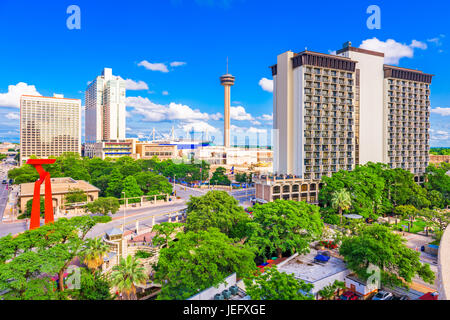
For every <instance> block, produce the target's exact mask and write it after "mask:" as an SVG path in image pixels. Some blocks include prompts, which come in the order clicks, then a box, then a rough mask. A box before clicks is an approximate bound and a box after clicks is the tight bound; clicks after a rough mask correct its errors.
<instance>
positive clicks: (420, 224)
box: [395, 219, 427, 233]
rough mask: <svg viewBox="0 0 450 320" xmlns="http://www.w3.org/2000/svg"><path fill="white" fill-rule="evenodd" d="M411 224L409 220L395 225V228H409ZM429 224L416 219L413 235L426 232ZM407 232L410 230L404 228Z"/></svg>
mask: <svg viewBox="0 0 450 320" xmlns="http://www.w3.org/2000/svg"><path fill="white" fill-rule="evenodd" d="M408 223H409V221H408V220H401V221H400V223H399V224H396V225H395V228H396V229H398V228H400V227H401V226H407V225H408ZM426 225H427V223H426V222H425V221H423V220H421V219H416V221H414V223H413V227H412V228H411V231H410V232H411V233H418V232H420V231H424V230H425V227H426ZM404 230H405V231H408V228H404Z"/></svg>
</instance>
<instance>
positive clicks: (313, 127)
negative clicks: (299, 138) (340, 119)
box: [305, 123, 353, 132]
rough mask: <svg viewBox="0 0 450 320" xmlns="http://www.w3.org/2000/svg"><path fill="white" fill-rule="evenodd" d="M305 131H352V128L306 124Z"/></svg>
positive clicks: (347, 126) (348, 126)
mask: <svg viewBox="0 0 450 320" xmlns="http://www.w3.org/2000/svg"><path fill="white" fill-rule="evenodd" d="M305 130H308V131H310V130H315V131H341V132H342V131H353V127H352V126H351V125H342V124H321V125H319V124H310V123H308V124H306V125H305Z"/></svg>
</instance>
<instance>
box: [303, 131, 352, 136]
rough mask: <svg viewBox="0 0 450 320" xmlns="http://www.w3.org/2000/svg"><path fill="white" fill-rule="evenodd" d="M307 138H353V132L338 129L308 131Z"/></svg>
mask: <svg viewBox="0 0 450 320" xmlns="http://www.w3.org/2000/svg"><path fill="white" fill-rule="evenodd" d="M304 135H305V137H306V138H353V137H354V135H353V132H338V131H306V130H305V134H304Z"/></svg>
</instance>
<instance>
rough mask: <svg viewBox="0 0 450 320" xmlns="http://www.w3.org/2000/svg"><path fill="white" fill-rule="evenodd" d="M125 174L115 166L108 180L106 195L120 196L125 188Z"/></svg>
mask: <svg viewBox="0 0 450 320" xmlns="http://www.w3.org/2000/svg"><path fill="white" fill-rule="evenodd" d="M122 181H123V176H122V174H121V173H120V171H119V169H117V168H114V169H113V170H112V171H111V174H110V176H109V181H108V188H107V189H106V195H107V196H108V197H115V198H120V197H121V194H122V190H123V182H122Z"/></svg>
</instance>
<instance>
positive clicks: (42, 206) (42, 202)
mask: <svg viewBox="0 0 450 320" xmlns="http://www.w3.org/2000/svg"><path fill="white" fill-rule="evenodd" d="M32 208H33V199H30V200H28V201H27V203H26V205H25V212H24V213H22V214H21V215H20V216H19V217H18V218H19V219H27V218H30V217H31V209H32ZM40 212H41V217H44V213H45V200H44V197H41V198H40Z"/></svg>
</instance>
